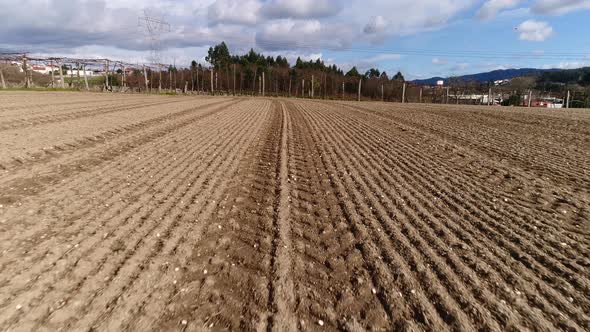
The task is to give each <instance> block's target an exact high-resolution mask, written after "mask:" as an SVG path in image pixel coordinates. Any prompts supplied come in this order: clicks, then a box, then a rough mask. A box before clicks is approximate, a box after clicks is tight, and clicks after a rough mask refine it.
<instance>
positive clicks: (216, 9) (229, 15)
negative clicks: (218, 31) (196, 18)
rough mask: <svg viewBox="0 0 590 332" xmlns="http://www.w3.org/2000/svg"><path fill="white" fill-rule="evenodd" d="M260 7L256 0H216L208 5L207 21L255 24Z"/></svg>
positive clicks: (212, 22)
mask: <svg viewBox="0 0 590 332" xmlns="http://www.w3.org/2000/svg"><path fill="white" fill-rule="evenodd" d="M261 7H262V4H261V3H260V2H259V1H258V0H217V1H215V3H213V4H212V5H211V6H209V13H208V18H209V23H210V24H220V23H229V24H243V25H255V24H256V23H257V22H258V15H259V10H260V8H261Z"/></svg>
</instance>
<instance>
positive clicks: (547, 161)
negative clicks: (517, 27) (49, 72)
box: [0, 92, 590, 331]
mask: <svg viewBox="0 0 590 332" xmlns="http://www.w3.org/2000/svg"><path fill="white" fill-rule="evenodd" d="M589 128H590V111H588V110H537V109H535V110H532V109H514V108H511V109H506V108H485V107H484V108H478V107H459V106H452V107H451V106H437V105H418V104H403V105H402V104H387V103H345V102H323V101H310V100H288V99H248V98H243V99H242V98H203V97H201V98H193V97H163V96H162V97H158V96H139V95H135V96H124V95H114V94H104V95H103V94H83V93H26V92H8V93H7V92H4V93H0V144H1V145H0V252H1V253H2V254H1V256H0V330H3V331H4V330H19V331H20V330H22V331H27V330H51V331H54V330H73V331H79V330H98V331H119V330H130V331H144V330H164V331H170V330H181V331H194V330H208V329H211V330H228V329H229V330H276V331H289V330H350V331H362V330H386V331H390V330H408V331H420V330H428V331H445V330H463V331H471V330H481V331H487V330H490V331H506V330H509V331H521V330H540V331H555V330H567V331H584V330H589V329H590V270H589V268H590V258H589V256H590V166H589V165H590V129H589Z"/></svg>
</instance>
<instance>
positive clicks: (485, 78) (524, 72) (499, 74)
mask: <svg viewBox="0 0 590 332" xmlns="http://www.w3.org/2000/svg"><path fill="white" fill-rule="evenodd" d="M557 70H559V69H535V68H521V69H501V70H493V71H490V72H486V73H479V74H471V75H463V76H457V77H456V78H457V79H460V80H462V81H466V82H472V81H476V82H480V83H485V82H490V81H497V80H506V79H512V78H515V77H519V76H532V75H534V76H537V75H541V74H542V73H544V72H551V71H557ZM440 80H443V81H444V82H445V84H447V83H448V80H449V79H448V77H447V78H443V77H432V78H428V79H424V80H414V81H412V82H414V83H416V84H419V85H436V82H437V81H440Z"/></svg>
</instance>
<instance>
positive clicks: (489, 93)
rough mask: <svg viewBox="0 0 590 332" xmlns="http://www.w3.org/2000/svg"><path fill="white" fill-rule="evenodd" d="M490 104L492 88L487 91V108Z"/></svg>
mask: <svg viewBox="0 0 590 332" xmlns="http://www.w3.org/2000/svg"><path fill="white" fill-rule="evenodd" d="M491 102H492V88H491V87H490V89H489V90H488V106H490V103H491Z"/></svg>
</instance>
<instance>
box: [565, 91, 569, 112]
mask: <svg viewBox="0 0 590 332" xmlns="http://www.w3.org/2000/svg"><path fill="white" fill-rule="evenodd" d="M565 108H570V90H567V99H566V103H565Z"/></svg>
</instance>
